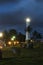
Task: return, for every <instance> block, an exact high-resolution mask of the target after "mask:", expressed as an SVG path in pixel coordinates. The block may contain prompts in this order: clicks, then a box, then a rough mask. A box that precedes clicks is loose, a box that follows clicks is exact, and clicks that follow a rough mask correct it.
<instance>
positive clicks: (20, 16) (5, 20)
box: [0, 0, 43, 33]
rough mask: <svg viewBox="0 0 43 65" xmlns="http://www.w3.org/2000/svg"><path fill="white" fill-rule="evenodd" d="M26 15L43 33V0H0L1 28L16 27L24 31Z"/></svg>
mask: <svg viewBox="0 0 43 65" xmlns="http://www.w3.org/2000/svg"><path fill="white" fill-rule="evenodd" d="M26 17H30V18H31V23H30V25H31V26H32V27H33V28H34V29H36V30H38V31H39V32H41V33H43V0H4V1H3V0H0V30H5V29H10V28H15V29H17V30H19V31H22V32H23V33H24V29H25V18H26Z"/></svg>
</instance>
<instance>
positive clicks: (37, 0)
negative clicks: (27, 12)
mask: <svg viewBox="0 0 43 65" xmlns="http://www.w3.org/2000/svg"><path fill="white" fill-rule="evenodd" d="M35 1H36V2H43V0H35Z"/></svg>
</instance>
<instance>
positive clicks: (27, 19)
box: [26, 18, 31, 42]
mask: <svg viewBox="0 0 43 65" xmlns="http://www.w3.org/2000/svg"><path fill="white" fill-rule="evenodd" d="M30 21H31V20H30V18H26V29H27V28H28V26H30ZM28 40H30V33H29V32H28V30H26V42H27V41H28Z"/></svg>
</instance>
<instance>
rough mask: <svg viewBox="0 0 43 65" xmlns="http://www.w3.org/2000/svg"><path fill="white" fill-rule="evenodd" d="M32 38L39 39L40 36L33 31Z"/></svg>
mask: <svg viewBox="0 0 43 65" xmlns="http://www.w3.org/2000/svg"><path fill="white" fill-rule="evenodd" d="M33 38H34V39H41V38H42V35H41V34H40V33H38V32H37V31H36V30H35V31H34V32H33Z"/></svg>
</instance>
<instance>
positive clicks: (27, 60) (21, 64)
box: [0, 47, 43, 65]
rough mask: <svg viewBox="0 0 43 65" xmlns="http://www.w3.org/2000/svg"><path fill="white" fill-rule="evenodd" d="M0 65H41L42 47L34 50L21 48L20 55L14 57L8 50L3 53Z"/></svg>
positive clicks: (42, 61) (42, 64)
mask: <svg viewBox="0 0 43 65" xmlns="http://www.w3.org/2000/svg"><path fill="white" fill-rule="evenodd" d="M4 55H5V56H4ZM6 56H7V57H6ZM10 56H11V57H10ZM4 57H6V58H4ZM0 65H43V47H41V48H34V49H26V48H22V49H21V54H20V55H14V54H13V53H11V51H10V50H9V51H7V52H5V51H4V52H3V59H2V60H0Z"/></svg>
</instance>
